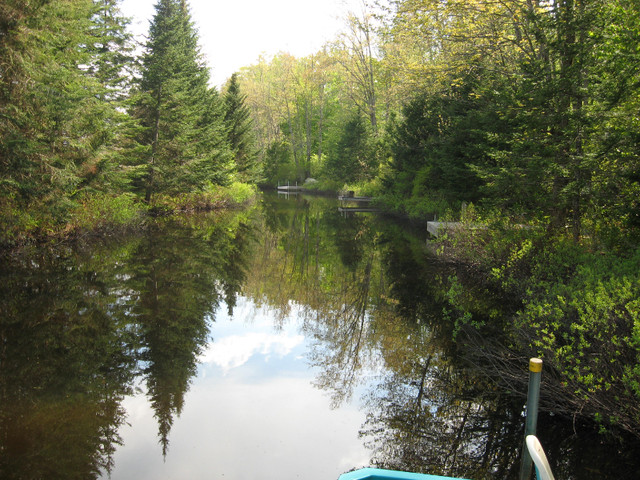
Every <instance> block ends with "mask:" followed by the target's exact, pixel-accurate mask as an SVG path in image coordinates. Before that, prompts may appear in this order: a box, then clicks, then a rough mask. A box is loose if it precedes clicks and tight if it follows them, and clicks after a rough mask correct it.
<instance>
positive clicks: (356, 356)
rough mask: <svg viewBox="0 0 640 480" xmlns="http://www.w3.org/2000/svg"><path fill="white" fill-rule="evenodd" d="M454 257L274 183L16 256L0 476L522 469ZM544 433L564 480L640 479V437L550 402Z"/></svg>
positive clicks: (519, 408) (324, 476)
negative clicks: (234, 200) (234, 204)
mask: <svg viewBox="0 0 640 480" xmlns="http://www.w3.org/2000/svg"><path fill="white" fill-rule="evenodd" d="M455 268H456V267H455V266H452V265H450V264H445V263H443V262H441V261H439V260H438V259H437V258H436V257H434V256H432V255H431V254H430V253H429V250H428V249H427V246H426V231H425V230H424V229H423V228H415V227H412V226H410V225H407V224H404V223H401V222H398V221H397V220H393V219H388V218H384V217H382V216H379V215H377V214H374V213H355V214H353V213H347V214H344V213H341V212H339V211H338V203H337V201H336V200H333V199H328V198H322V197H302V196H295V195H292V196H278V195H276V194H264V195H263V196H261V197H260V198H259V200H258V201H257V202H256V203H255V204H254V205H252V206H251V207H248V208H246V209H242V210H234V211H225V212H211V213H207V214H198V215H188V216H179V217H171V218H163V219H158V220H157V221H156V222H154V223H153V224H151V225H149V227H148V228H146V229H144V230H143V231H140V232H137V233H132V234H127V235H120V236H113V237H106V238H100V239H84V240H82V241H79V242H77V244H74V245H73V246H71V245H59V246H49V247H47V248H42V247H41V248H32V249H25V250H23V251H21V252H20V253H15V254H13V255H12V256H10V257H9V258H6V259H5V260H3V263H2V266H1V267H0V307H1V318H0V322H1V323H0V335H1V340H2V343H1V349H2V350H1V351H0V478H2V479H13V478H16V479H18V478H20V479H22V478H30V479H31V478H43V479H45V478H46V479H52V478H111V479H113V480H119V479H132V478H135V479H228V480H235V479H237V480H241V479H247V478H265V479H276V478H277V479H281V478H286V479H293V478H305V479H307V480H335V479H336V478H337V477H338V476H339V475H340V474H341V473H343V472H346V471H349V470H351V469H354V468H359V467H365V466H374V465H377V466H382V467H387V468H394V469H401V470H410V471H419V472H427V473H433V474H441V475H451V476H460V477H465V478H473V479H478V480H479V479H485V478H486V479H488V478H504V479H515V478H517V472H518V469H519V455H520V449H521V444H522V431H523V424H524V418H523V403H524V394H523V392H516V391H505V390H503V389H501V388H499V387H498V386H497V385H498V384H497V383H495V382H493V381H491V379H488V378H484V377H482V376H481V375H478V366H477V365H475V366H474V365H470V364H469V361H468V359H466V358H465V355H464V354H463V353H462V352H461V348H460V345H457V344H456V342H455V341H454V340H452V338H453V336H452V331H453V326H452V325H451V323H452V322H451V320H449V315H448V310H447V302H446V299H447V295H448V294H449V293H450V287H449V286H448V282H447V279H448V278H449V276H450V275H451V274H452V273H453V272H454V271H455ZM471 290H473V291H471ZM470 294H472V295H476V296H477V297H478V299H479V300H478V302H479V303H481V304H482V305H483V307H482V308H485V309H490V310H491V311H492V312H494V314H495V312H496V311H500V306H501V302H500V299H491V298H489V296H488V295H487V293H486V292H484V291H483V290H482V288H481V286H478V288H477V290H476V289H475V288H470ZM523 372H525V374H526V364H525V365H524V366H523ZM542 395H544V391H543V393H542ZM538 431H539V437H540V438H541V441H542V443H543V445H544V446H545V450H547V455H548V456H549V458H550V460H551V464H552V466H553V468H554V471H555V474H556V478H562V479H582V478H601V479H606V478H611V479H614V478H615V479H625V478H629V479H631V478H637V476H636V475H637V472H638V471H640V459H638V458H636V457H637V456H634V455H633V451H634V450H636V451H637V448H638V445H637V444H619V443H616V442H614V441H607V440H606V437H603V436H599V435H597V434H596V433H595V432H594V431H593V430H592V429H591V428H590V427H589V426H586V425H583V424H582V423H580V422H574V421H572V419H565V418H562V417H561V416H559V415H553V413H548V412H543V413H542V414H541V417H540V423H539V427H538Z"/></svg>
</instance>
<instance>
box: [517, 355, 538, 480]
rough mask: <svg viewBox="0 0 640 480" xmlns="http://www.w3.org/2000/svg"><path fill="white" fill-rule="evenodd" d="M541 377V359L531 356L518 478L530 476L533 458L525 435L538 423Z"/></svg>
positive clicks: (534, 428)
mask: <svg viewBox="0 0 640 480" xmlns="http://www.w3.org/2000/svg"><path fill="white" fill-rule="evenodd" d="M541 377H542V360H540V359H539V358H532V359H530V360H529V393H528V395H527V417H526V422H525V427H524V438H525V440H524V441H523V447H522V463H521V464H520V480H529V479H530V478H531V467H532V466H533V460H532V459H531V455H530V454H529V449H528V448H527V444H526V438H527V435H535V434H536V426H537V424H538V404H539V402H540V379H541Z"/></svg>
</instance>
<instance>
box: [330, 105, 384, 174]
mask: <svg viewBox="0 0 640 480" xmlns="http://www.w3.org/2000/svg"><path fill="white" fill-rule="evenodd" d="M372 153H373V152H372V149H371V146H370V144H369V134H368V132H367V129H366V127H365V124H364V121H363V119H362V117H361V116H360V115H355V116H353V117H352V118H351V119H350V120H348V121H347V122H346V123H345V124H344V125H343V126H342V131H341V133H340V136H339V138H338V139H337V142H336V143H335V145H333V148H332V149H331V151H330V152H329V156H328V159H327V161H326V163H325V165H324V171H325V175H327V176H328V177H329V178H333V179H335V180H339V181H343V182H346V183H351V182H358V181H363V180H371V179H372V178H373V177H374V176H375V174H376V173H377V172H376V165H375V157H374V156H373V155H372Z"/></svg>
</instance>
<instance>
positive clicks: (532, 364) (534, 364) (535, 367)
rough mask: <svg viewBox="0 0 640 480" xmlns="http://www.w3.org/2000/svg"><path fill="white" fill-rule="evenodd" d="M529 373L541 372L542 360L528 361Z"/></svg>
mask: <svg viewBox="0 0 640 480" xmlns="http://www.w3.org/2000/svg"><path fill="white" fill-rule="evenodd" d="M529 371H530V372H533V373H539V372H541V371H542V360H540V359H539V358H532V359H530V360H529Z"/></svg>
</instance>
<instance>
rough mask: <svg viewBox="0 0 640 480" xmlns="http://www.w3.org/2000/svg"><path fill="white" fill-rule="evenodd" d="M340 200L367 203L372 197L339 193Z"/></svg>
mask: <svg viewBox="0 0 640 480" xmlns="http://www.w3.org/2000/svg"><path fill="white" fill-rule="evenodd" d="M338 200H340V201H341V202H358V203H367V202H370V201H372V200H373V199H372V198H371V197H350V196H348V195H338Z"/></svg>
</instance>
